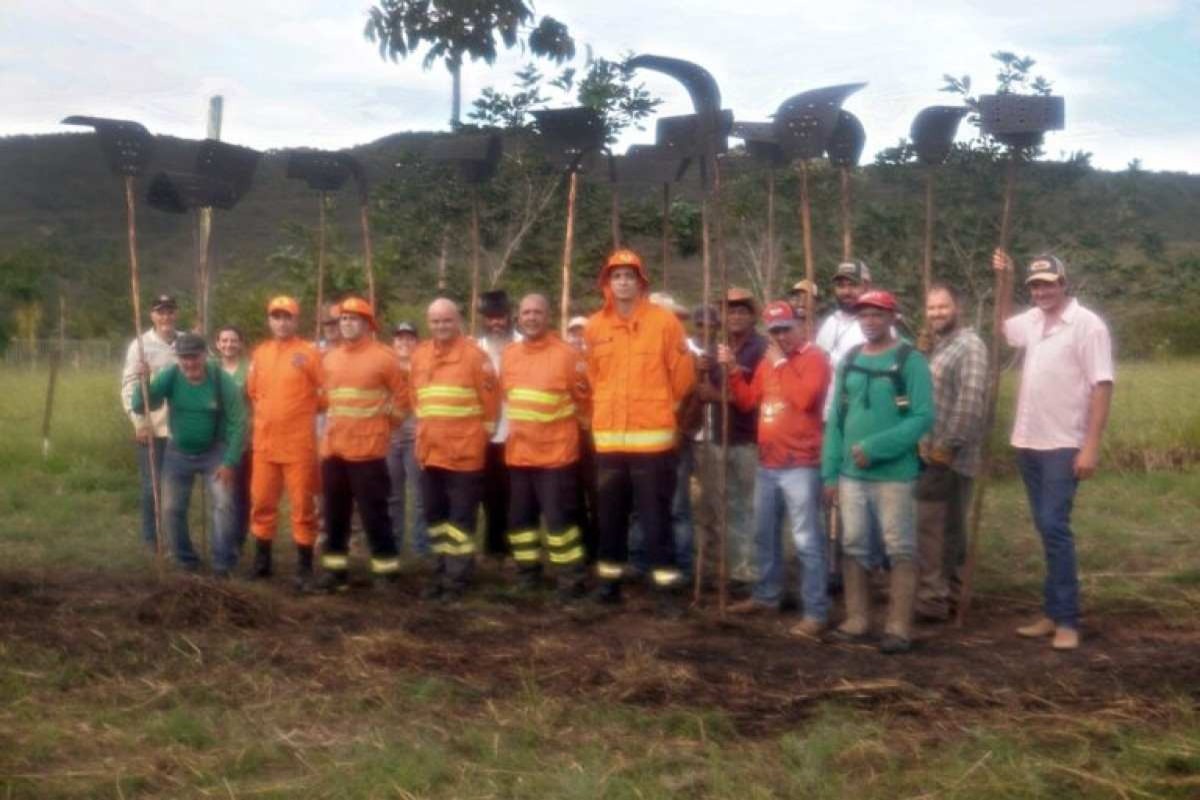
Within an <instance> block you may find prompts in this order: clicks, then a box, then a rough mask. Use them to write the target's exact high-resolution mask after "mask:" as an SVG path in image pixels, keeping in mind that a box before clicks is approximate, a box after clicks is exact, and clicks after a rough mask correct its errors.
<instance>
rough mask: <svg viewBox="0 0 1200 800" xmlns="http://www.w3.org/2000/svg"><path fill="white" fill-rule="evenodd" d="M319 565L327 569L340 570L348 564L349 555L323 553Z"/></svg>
mask: <svg viewBox="0 0 1200 800" xmlns="http://www.w3.org/2000/svg"><path fill="white" fill-rule="evenodd" d="M321 566H322V567H324V568H325V569H329V570H337V571H342V570H345V569H346V568H347V567H349V566H350V557H349V556H343V555H338V554H335V553H325V554H324V555H322V556H321Z"/></svg>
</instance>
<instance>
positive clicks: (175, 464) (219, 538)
mask: <svg viewBox="0 0 1200 800" xmlns="http://www.w3.org/2000/svg"><path fill="white" fill-rule="evenodd" d="M224 452H225V446H224V445H223V444H221V443H217V444H216V445H214V446H213V447H212V448H211V449H209V450H208V451H207V452H205V453H199V454H196V455H192V454H190V453H183V452H180V451H179V450H177V449H175V447H174V446H172V445H170V444H168V445H167V452H166V455H165V456H164V457H163V472H162V475H163V523H164V526H165V530H166V534H167V541H169V542H170V543H171V550H172V552H173V553H174V555H175V560H176V561H178V562H179V565H180V566H182V567H183V568H184V569H187V570H195V569H196V568H197V567H199V566H200V558H199V557H198V556H197V555H196V551H195V550H194V549H193V548H192V538H191V536H190V535H189V533H188V506H190V505H191V500H192V484H193V483H194V482H195V477H196V476H197V475H200V476H202V477H203V479H204V480H205V481H206V482H207V484H208V494H209V497H210V498H211V501H212V509H211V513H212V520H213V531H212V557H213V569H214V570H217V571H218V572H230V571H232V570H233V568H234V567H236V566H237V560H238V550H239V548H238V547H237V542H236V541H234V524H233V489H232V488H231V487H229V486H226V485H225V484H223V483H221V482H220V481H218V480H217V478H216V473H217V468H218V467H220V466H221V456H222V455H223V454H224Z"/></svg>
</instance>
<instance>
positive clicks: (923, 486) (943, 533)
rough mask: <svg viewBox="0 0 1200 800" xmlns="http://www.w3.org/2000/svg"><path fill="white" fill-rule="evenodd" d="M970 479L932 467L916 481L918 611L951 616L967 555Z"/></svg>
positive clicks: (939, 615) (930, 616)
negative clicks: (918, 562) (918, 564)
mask: <svg viewBox="0 0 1200 800" xmlns="http://www.w3.org/2000/svg"><path fill="white" fill-rule="evenodd" d="M972 484H973V481H972V480H971V478H969V477H967V476H966V475H963V474H961V473H958V472H955V471H954V470H952V469H949V468H947V467H936V466H935V467H929V468H927V469H926V470H925V471H924V472H922V473H921V477H920V479H919V480H918V481H917V557H918V559H919V560H920V566H919V579H918V583H917V608H916V610H917V614H919V615H920V616H923V617H929V618H932V619H948V618H949V617H950V612H951V610H952V608H953V606H954V601H955V598H956V597H957V595H958V590H959V586H960V578H961V572H962V567H963V563H964V562H965V561H966V556H967V508H968V506H969V504H970V498H971V487H972Z"/></svg>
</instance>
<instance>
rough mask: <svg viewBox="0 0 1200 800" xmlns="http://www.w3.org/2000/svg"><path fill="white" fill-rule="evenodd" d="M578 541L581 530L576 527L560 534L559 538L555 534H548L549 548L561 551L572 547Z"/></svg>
mask: <svg viewBox="0 0 1200 800" xmlns="http://www.w3.org/2000/svg"><path fill="white" fill-rule="evenodd" d="M577 541H579V528H578V527H575V526H572V527H570V528H567V529H566V530H565V531H563V532H562V533H560V534H558V535H557V536H556V535H554V534H553V533H547V534H546V546H547V547H554V548H559V549H561V548H563V547H570V546H571V545H573V544H575V542H577Z"/></svg>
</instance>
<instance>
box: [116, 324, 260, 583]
mask: <svg viewBox="0 0 1200 800" xmlns="http://www.w3.org/2000/svg"><path fill="white" fill-rule="evenodd" d="M174 347H175V355H176V358H177V359H178V363H176V364H172V365H171V366H169V367H167V368H166V369H164V370H162V371H161V372H159V373H158V374H157V375H155V376H154V379H153V380H151V381H150V386H149V395H150V410H151V411H153V410H154V409H156V408H159V407H160V406H161V405H162V404H163V403H164V402H165V403H167V424H168V427H169V429H170V440H169V442H168V443H167V448H166V453H165V454H164V455H163V471H162V492H163V497H162V504H163V525H164V530H165V532H166V538H167V541H169V542H170V543H171V549H172V551H173V553H174V556H175V560H176V562H177V563H178V564H179V566H181V567H183V568H184V569H185V570H187V571H189V572H194V571H196V570H198V569H199V568H200V558H199V556H197V554H196V551H195V549H194V548H193V547H192V540H191V536H190V535H189V533H188V506H189V505H190V504H191V497H192V484H193V483H194V482H195V479H196V476H197V475H200V476H202V477H203V478H204V480H205V481H206V482H207V484H208V489H209V494H210V499H211V504H212V510H211V512H212V518H213V548H212V556H213V564H212V566H213V572H214V574H215V575H216V576H217V577H229V575H230V574H231V573H232V572H233V569H234V567H235V566H237V560H238V549H239V545H240V543H239V542H237V541H236V533H235V530H234V517H233V478H234V468H235V467H236V466H237V465H238V463H239V462H240V461H241V460H242V453H243V450H244V447H243V441H244V439H245V433H246V429H245V424H246V405H245V402H244V400H243V399H242V391H241V388H240V387H239V386H238V385H237V383H235V382H234V380H233V378H231V377H229V376H228V375H227V374H225V371H224V370H223V369H221V368H220V366H218V365H216V364H213V365H211V366H210V365H209V363H208V344H207V343H206V342H205V341H204V338H203V337H202V336H199V335H197V334H195V333H181V334H179V335H178V336H176V337H175V344H174ZM140 369H142V370H143V372H144V373H145V372H149V370H150V367H149V365H148V364H145V363H143V364H141V366H140ZM131 404H132V407H133V408H132V410H133V412H134V413H135V414H141V413H144V412H145V411H146V409H145V408H144V407H143V405H142V393H141V392H140V391H138V392H134V393H133V397H132V401H131Z"/></svg>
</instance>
